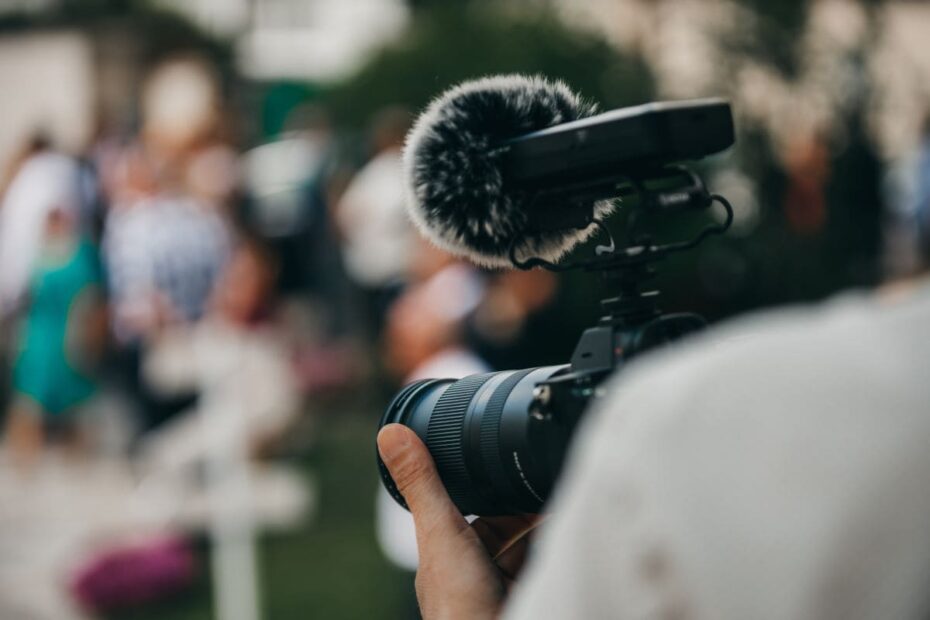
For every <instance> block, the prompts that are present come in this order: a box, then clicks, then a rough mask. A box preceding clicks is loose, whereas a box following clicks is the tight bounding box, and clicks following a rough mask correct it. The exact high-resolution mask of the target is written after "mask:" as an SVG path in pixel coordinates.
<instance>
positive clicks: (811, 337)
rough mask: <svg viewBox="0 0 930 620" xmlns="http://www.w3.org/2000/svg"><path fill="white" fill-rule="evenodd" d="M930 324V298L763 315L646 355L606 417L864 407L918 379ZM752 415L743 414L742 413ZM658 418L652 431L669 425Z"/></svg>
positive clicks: (840, 303) (928, 293) (865, 299)
mask: <svg viewBox="0 0 930 620" xmlns="http://www.w3.org/2000/svg"><path fill="white" fill-rule="evenodd" d="M928 324H930V290H928V288H927V287H926V286H924V287H923V290H921V291H919V292H917V293H915V294H913V295H911V296H910V298H909V299H906V300H903V301H890V300H887V299H885V298H883V297H880V296H876V295H874V294H869V293H866V292H853V293H845V294H842V295H840V296H838V297H835V298H833V299H831V300H828V301H826V302H822V303H820V304H814V305H806V306H800V305H799V306H793V307H787V308H782V309H776V310H770V311H765V312H759V313H754V314H751V315H747V316H745V317H742V318H738V319H735V320H732V321H729V322H727V323H724V324H721V325H719V326H714V327H712V328H709V329H707V330H706V331H705V332H704V333H701V334H700V335H697V336H693V337H691V338H689V339H688V340H687V341H684V342H681V343H677V344H673V345H671V346H668V347H666V348H664V349H662V350H658V351H655V352H652V353H649V354H646V355H644V356H642V358H640V359H638V360H636V361H634V362H633V363H631V364H629V365H628V366H627V367H625V368H623V369H621V370H620V371H619V372H617V373H616V374H615V376H614V377H612V378H611V379H610V380H609V382H608V384H607V386H606V387H607V389H606V394H607V396H606V397H605V398H604V399H602V402H603V404H602V405H601V406H600V407H597V408H596V409H597V410H600V411H601V412H604V413H606V415H607V416H620V415H623V416H636V415H639V414H637V413H633V412H635V411H640V410H649V411H650V412H653V413H652V414H650V415H653V416H654V417H658V418H659V419H661V415H658V416H656V413H655V412H657V411H662V412H665V413H664V415H666V416H669V418H671V419H674V418H677V417H682V416H688V415H694V414H695V411H696V410H702V409H712V408H716V410H717V411H718V412H719V415H725V413H724V412H725V411H726V410H728V409H729V410H733V411H736V410H738V409H739V408H740V407H742V406H750V405H751V406H752V408H753V409H754V410H756V411H760V410H762V409H764V408H765V406H766V405H768V406H776V405H778V406H781V407H791V406H792V405H793V404H794V403H809V402H816V401H818V400H820V401H823V400H825V398H826V395H827V394H831V393H832V394H835V395H836V396H835V397H833V399H832V402H840V401H842V400H844V399H847V400H849V399H854V398H856V394H857V392H859V391H862V390H866V389H871V390H873V391H876V390H882V389H886V391H889V392H891V391H894V390H895V386H896V385H900V384H904V385H906V386H909V387H913V382H912V381H911V382H909V379H908V377H909V376H910V374H911V373H913V372H915V369H916V367H918V366H919V364H917V363H916V362H917V361H918V360H919V359H920V357H921V356H925V357H927V356H930V343H919V342H917V339H916V338H915V336H916V335H917V334H919V333H921V331H922V330H924V329H925V328H926V325H928ZM741 415H742V414H741ZM659 419H654V420H652V421H651V422H650V423H651V424H660V423H661V422H659Z"/></svg>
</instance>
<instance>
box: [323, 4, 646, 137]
mask: <svg viewBox="0 0 930 620" xmlns="http://www.w3.org/2000/svg"><path fill="white" fill-rule="evenodd" d="M510 72H522V73H532V74H535V73H540V74H544V75H546V76H548V77H552V78H561V79H564V80H565V81H566V82H568V83H569V84H570V85H571V86H572V87H573V88H575V89H577V90H579V91H580V92H581V93H582V94H583V95H585V96H586V97H589V98H591V99H593V100H595V101H597V102H599V103H600V104H602V105H603V106H604V107H605V108H610V107H617V106H621V105H629V104H634V103H640V102H643V101H646V100H648V99H649V98H650V95H651V93H652V77H651V74H650V72H649V70H648V69H647V68H646V66H645V64H644V63H643V62H642V61H641V60H640V59H638V58H630V57H624V56H622V55H620V53H618V52H617V51H616V50H614V49H613V48H612V47H610V46H609V45H608V44H607V43H606V42H605V41H603V40H601V39H599V38H598V37H596V36H594V35H592V34H589V33H584V32H578V31H574V30H571V29H569V28H568V27H566V26H565V25H564V24H563V23H561V22H559V21H558V19H557V18H556V17H555V16H554V15H552V14H551V13H549V12H547V11H544V10H534V11H533V12H532V13H524V12H514V11H513V10H512V9H511V10H505V9H504V8H501V7H500V5H498V4H492V3H485V2H481V3H462V2H454V3H448V4H446V5H443V6H439V5H436V4H434V5H433V6H432V7H431V8H429V9H423V10H420V11H418V12H417V13H416V14H415V16H414V20H413V23H412V24H411V26H410V28H409V30H408V31H407V32H406V33H404V35H403V36H401V37H400V38H399V39H398V40H397V41H396V42H394V43H391V44H389V45H388V46H386V47H385V48H383V49H382V50H381V51H380V52H378V53H377V54H376V55H375V56H374V57H373V58H372V59H371V60H370V61H369V62H368V63H367V64H366V65H365V66H364V67H362V68H361V69H360V70H359V71H358V72H357V73H356V74H355V75H353V76H351V77H350V78H348V79H347V80H345V81H343V82H341V83H339V84H337V85H335V86H334V87H333V88H332V89H331V90H330V91H329V92H328V93H327V95H326V101H327V102H328V103H329V104H330V105H331V108H332V110H333V113H334V115H335V117H336V120H337V122H338V123H340V124H343V125H349V126H355V127H359V126H363V125H364V124H365V123H366V120H367V119H368V118H369V117H370V116H371V115H372V114H373V113H374V112H375V111H377V110H378V109H380V108H382V107H384V106H386V105H404V106H407V107H409V108H411V109H414V110H417V109H420V108H422V107H423V106H424V105H426V103H428V102H429V100H430V99H431V98H432V97H434V96H436V94H437V93H440V92H442V91H443V90H444V89H446V88H447V87H449V86H451V85H452V84H455V83H457V82H460V81H462V80H466V79H469V78H475V77H479V76H483V75H488V74H494V73H510Z"/></svg>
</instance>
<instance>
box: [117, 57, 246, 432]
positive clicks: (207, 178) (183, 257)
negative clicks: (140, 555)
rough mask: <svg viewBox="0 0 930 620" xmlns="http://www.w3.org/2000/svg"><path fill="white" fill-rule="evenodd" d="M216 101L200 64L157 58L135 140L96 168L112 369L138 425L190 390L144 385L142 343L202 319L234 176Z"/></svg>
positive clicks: (225, 238)
mask: <svg viewBox="0 0 930 620" xmlns="http://www.w3.org/2000/svg"><path fill="white" fill-rule="evenodd" d="M219 101H220V99H219V86H218V83H217V79H216V77H215V75H214V71H213V69H212V68H211V67H210V66H209V65H208V64H207V63H206V62H205V61H202V60H200V59H198V58H186V57H182V58H177V59H172V60H169V61H166V62H164V63H162V64H160V65H159V66H157V67H156V68H155V69H154V70H153V71H152V73H151V74H150V75H149V77H148V78H147V80H146V82H145V85H144V89H143V97H142V111H143V127H142V131H141V133H140V139H139V140H138V141H137V142H135V143H133V144H130V145H129V146H128V147H127V148H126V149H124V150H123V152H122V153H120V154H117V155H115V156H114V155H113V154H110V156H109V157H108V158H107V161H106V162H104V163H105V165H104V166H102V172H101V174H102V178H103V181H104V183H103V185H104V188H105V190H106V193H107V195H108V198H109V200H110V208H109V211H108V213H107V217H106V220H105V224H104V234H103V255H104V260H105V262H106V265H107V272H108V275H109V285H110V290H111V295H112V303H113V313H112V323H113V331H114V334H115V336H116V340H117V343H118V344H119V346H120V355H121V357H122V359H121V361H120V363H119V369H120V372H121V373H122V374H123V375H124V379H123V381H124V384H125V387H126V388H127V389H128V391H129V392H130V394H131V395H132V396H134V397H135V398H136V399H137V400H138V401H139V403H140V404H141V408H142V414H143V418H144V419H143V420H142V424H143V428H144V429H148V428H152V427H155V426H157V425H158V424H160V423H161V422H162V421H164V420H165V419H168V418H170V417H171V416H173V415H175V414H176V413H177V412H179V411H180V410H182V409H184V408H185V407H188V406H190V404H191V403H192V402H193V400H194V398H195V396H196V395H195V394H193V393H190V394H183V395H181V394H179V395H178V396H177V397H174V398H162V397H160V396H159V395H157V394H156V393H155V392H154V391H153V390H151V389H150V388H149V386H148V385H146V383H145V381H144V380H143V379H142V377H141V376H140V373H139V364H140V360H141V358H142V357H143V356H144V354H145V347H146V342H147V340H148V339H149V337H150V336H152V334H154V333H156V332H158V331H159V330H160V329H161V328H162V327H163V326H164V325H167V324H173V323H191V322H195V321H197V320H199V319H200V317H201V316H202V315H203V313H204V311H205V308H206V305H207V302H208V300H209V299H210V296H211V295H212V292H213V288H214V286H215V284H216V281H217V278H218V277H219V276H220V274H221V272H222V270H223V268H224V265H225V263H226V260H227V258H228V256H229V253H230V244H231V238H230V232H229V223H228V220H229V215H228V213H227V207H228V203H229V201H230V199H231V198H232V196H233V194H234V192H235V190H236V187H237V184H238V174H237V164H236V156H235V153H233V152H232V150H231V149H230V147H229V146H228V145H227V144H226V143H225V141H224V140H223V136H222V111H221V108H220V103H219Z"/></svg>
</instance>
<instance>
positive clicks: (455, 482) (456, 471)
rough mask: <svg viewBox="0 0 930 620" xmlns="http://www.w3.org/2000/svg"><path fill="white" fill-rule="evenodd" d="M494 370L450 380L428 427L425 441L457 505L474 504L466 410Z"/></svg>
mask: <svg viewBox="0 0 930 620" xmlns="http://www.w3.org/2000/svg"><path fill="white" fill-rule="evenodd" d="M492 376H494V375H493V373H492V374H485V375H473V376H471V377H465V378H464V379H461V380H459V381H456V382H455V383H453V384H451V385H450V386H449V388H448V389H447V390H446V391H445V392H444V393H443V395H442V396H441V397H440V398H439V402H437V403H436V407H435V408H434V409H433V415H432V417H430V421H429V427H428V428H427V431H426V439H427V441H426V443H427V445H428V446H429V449H430V452H432V454H433V460H434V461H435V462H436V469H437V470H438V471H439V473H440V476H441V477H442V481H443V484H444V485H445V487H446V490H447V491H448V492H449V496H450V497H451V498H452V500H453V501H454V502H455V503H456V505H458V506H470V505H474V503H475V500H477V499H478V498H475V497H474V496H473V488H474V487H473V485H472V484H471V479H470V476H469V474H468V469H467V468H466V466H465V455H464V441H463V435H464V432H465V428H464V423H465V414H466V413H468V406H469V404H470V403H471V401H472V398H473V397H474V395H475V394H476V393H477V392H478V390H479V389H481V386H482V385H484V384H485V382H486V381H487V380H488V379H490V378H491V377H492Z"/></svg>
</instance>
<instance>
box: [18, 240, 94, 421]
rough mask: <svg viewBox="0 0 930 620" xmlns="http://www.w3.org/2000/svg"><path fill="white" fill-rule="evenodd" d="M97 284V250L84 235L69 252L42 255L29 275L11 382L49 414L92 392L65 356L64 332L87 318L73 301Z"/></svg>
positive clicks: (84, 375) (91, 386) (90, 381)
mask: <svg viewBox="0 0 930 620" xmlns="http://www.w3.org/2000/svg"><path fill="white" fill-rule="evenodd" d="M100 284H101V273H100V263H99V261H98V258H97V252H96V249H95V248H94V246H93V245H91V244H90V243H88V242H86V241H81V242H78V243H77V244H75V246H74V250H73V252H72V253H71V254H70V256H65V257H57V259H56V260H52V259H51V258H47V257H45V258H43V260H42V262H41V264H40V265H39V267H38V269H37V270H36V273H35V275H34V277H33V281H32V286H31V289H30V302H29V309H28V311H27V313H26V316H25V319H24V322H23V324H22V329H21V333H20V349H19V354H18V356H17V358H16V362H15V366H14V370H13V387H14V389H15V390H16V392H17V393H19V394H21V395H24V396H27V397H29V398H30V399H32V400H33V401H35V402H36V404H38V405H39V406H40V407H41V409H42V412H43V413H44V414H45V415H48V416H50V417H60V416H62V415H65V414H67V413H68V412H69V411H72V410H74V408H75V407H77V406H78V405H80V404H81V403H83V402H84V401H86V400H87V399H88V398H90V397H91V396H92V395H93V394H94V392H95V389H96V384H95V382H94V380H93V377H92V375H91V373H89V372H88V371H87V370H86V369H84V370H82V369H80V368H78V367H76V366H75V365H74V364H73V360H72V359H70V358H71V357H72V355H71V354H72V352H71V351H69V350H68V333H69V331H70V330H72V329H75V328H77V329H81V328H82V326H81V325H77V326H75V325H72V322H73V321H76V320H78V321H79V320H81V319H83V318H86V317H80V316H76V315H77V314H78V313H76V312H74V309H75V307H76V306H75V302H76V301H77V300H78V298H79V297H80V296H81V294H82V293H85V292H90V291H91V290H92V289H93V288H96V287H98V286H99V285H100Z"/></svg>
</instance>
